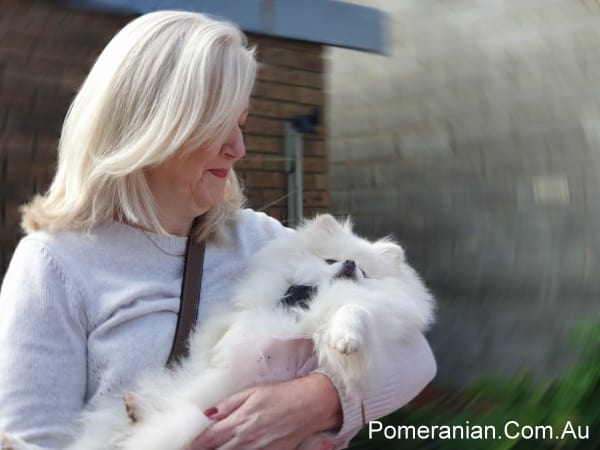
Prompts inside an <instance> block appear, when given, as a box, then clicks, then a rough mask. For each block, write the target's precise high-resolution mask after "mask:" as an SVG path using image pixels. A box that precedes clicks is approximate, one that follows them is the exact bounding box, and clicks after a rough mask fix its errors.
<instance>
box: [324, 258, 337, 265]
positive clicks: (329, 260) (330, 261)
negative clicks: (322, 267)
mask: <svg viewBox="0 0 600 450" xmlns="http://www.w3.org/2000/svg"><path fill="white" fill-rule="evenodd" d="M325 262H326V263H327V264H329V265H332V264H335V263H336V262H337V259H326V260H325Z"/></svg>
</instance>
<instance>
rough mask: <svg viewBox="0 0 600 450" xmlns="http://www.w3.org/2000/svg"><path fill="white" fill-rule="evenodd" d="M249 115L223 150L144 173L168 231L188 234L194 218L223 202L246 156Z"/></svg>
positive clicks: (175, 158)
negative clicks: (233, 173) (235, 168)
mask: <svg viewBox="0 0 600 450" xmlns="http://www.w3.org/2000/svg"><path fill="white" fill-rule="evenodd" d="M247 116H248V110H247V109H246V110H245V111H244V112H243V113H242V115H241V116H240V118H239V121H238V126H236V127H235V128H234V129H232V130H231V132H230V133H229V135H228V136H227V139H226V140H225V142H224V144H223V145H222V146H221V148H218V149H198V150H196V151H193V152H192V153H191V154H189V155H188V156H187V157H184V158H182V157H180V156H179V155H175V156H173V157H171V158H169V159H168V160H166V161H164V162H163V163H161V164H160V165H158V166H156V167H152V168H148V169H146V170H145V171H144V173H145V176H146V180H147V182H148V185H149V187H150V190H151V191H152V194H153V196H154V198H155V200H156V202H157V204H158V208H159V217H160V220H161V224H162V225H163V227H164V228H165V229H166V230H167V231H168V232H170V233H174V234H186V233H187V229H189V225H190V224H191V221H192V220H193V219H194V217H196V216H199V215H201V214H204V213H205V212H206V211H208V210H209V209H210V208H212V207H213V206H215V205H217V204H218V203H220V202H221V201H222V200H223V197H224V194H225V182H226V180H227V177H228V175H229V173H230V172H231V170H232V168H233V165H234V164H235V163H236V162H237V161H238V160H239V159H240V158H241V157H242V156H244V154H245V153H246V147H245V146H244V138H243V135H242V130H241V127H242V126H243V125H244V123H245V122H246V118H247ZM171 222H172V223H171Z"/></svg>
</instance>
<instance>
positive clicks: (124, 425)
mask: <svg viewBox="0 0 600 450" xmlns="http://www.w3.org/2000/svg"><path fill="white" fill-rule="evenodd" d="M333 260H335V262H334V261H333ZM344 261H355V263H356V265H357V267H356V268H355V269H354V273H353V274H352V279H349V278H339V277H337V278H336V275H339V273H340V272H341V271H342V268H343V264H344ZM293 284H304V285H309V286H316V287H317V289H318V290H317V294H316V295H315V296H314V298H313V299H312V300H311V301H310V304H309V308H308V309H303V308H301V307H285V306H283V305H282V304H281V302H280V299H281V298H282V296H283V294H284V293H285V292H286V291H287V289H288V288H289V287H290V285H293ZM207 316H208V318H207V319H206V320H203V321H202V324H201V326H200V330H199V332H198V333H196V334H194V335H193V337H192V338H191V341H190V350H191V351H190V357H189V359H188V360H186V361H185V362H184V364H183V365H182V366H181V367H179V368H177V369H175V370H172V371H168V370H165V371H164V372H161V373H160V374H156V375H154V376H152V377H150V378H148V377H147V378H146V379H144V380H143V382H142V383H141V384H140V386H139V388H138V389H137V390H136V393H135V394H130V395H129V397H128V398H129V403H131V404H135V413H136V416H137V419H138V420H137V421H136V423H130V421H129V419H128V416H127V413H126V411H125V407H124V405H123V401H122V400H121V399H115V400H112V401H111V402H108V403H107V404H106V405H103V406H101V407H99V408H96V409H95V410H92V411H89V412H86V413H85V414H84V415H83V420H82V427H80V429H79V431H78V432H77V433H76V437H75V440H74V442H73V443H72V445H70V446H69V447H68V448H69V449H70V450H106V449H119V450H181V449H184V448H185V447H186V445H189V443H190V442H191V441H192V440H193V439H194V438H195V437H196V436H197V435H198V434H199V433H200V432H201V431H202V430H203V429H204V428H206V427H207V426H209V425H210V424H211V421H210V420H209V419H208V418H207V417H205V415H204V414H203V410H205V409H206V408H209V407H211V406H213V405H215V404H216V403H218V401H220V400H222V399H224V398H226V397H227V396H229V395H230V394H232V393H234V392H236V391H237V390H238V389H239V386H235V385H233V384H232V382H231V380H230V378H229V369H230V364H231V360H232V357H233V349H234V348H235V347H236V345H238V344H240V343H245V342H247V341H248V340H249V339H260V338H263V337H279V338H290V337H308V338H311V339H312V340H313V342H314V348H315V350H316V353H317V356H318V361H319V366H320V368H321V369H322V370H323V371H324V372H325V373H327V374H328V375H330V376H331V377H333V378H334V380H335V382H336V383H339V384H340V385H342V386H345V389H346V390H347V392H348V393H349V394H350V395H351V396H354V397H356V398H357V399H360V398H361V397H363V396H364V395H365V394H366V392H365V389H366V387H365V384H363V380H369V379H370V377H374V376H376V375H377V373H378V370H377V366H376V363H377V362H378V361H382V360H385V359H386V358H387V357H388V356H387V354H388V351H389V350H390V346H393V345H395V343H398V342H399V341H400V340H402V339H408V338H410V337H411V336H414V335H415V334H416V333H419V332H422V331H424V330H425V329H426V328H427V327H428V325H429V324H430V323H431V322H432V320H433V299H432V297H431V295H430V294H429V292H428V291H427V289H426V288H425V286H424V285H423V283H422V282H421V280H420V279H419V277H418V276H417V274H416V273H415V272H414V270H413V269H412V268H411V267H410V266H408V264H407V263H406V261H405V257H404V252H403V250H402V248H401V247H400V246H399V245H397V244H396V243H394V242H392V241H391V240H389V239H382V240H379V241H376V242H369V241H367V240H364V239H362V238H359V237H357V236H356V235H354V234H353V233H352V230H351V225H350V223H349V222H348V221H347V222H346V223H344V224H341V223H339V222H337V221H336V220H335V219H334V218H333V217H332V216H330V215H322V216H319V217H317V218H316V219H314V220H312V221H309V222H307V223H306V224H305V225H304V226H302V227H301V228H300V229H299V230H298V231H297V232H296V233H291V234H290V235H288V236H285V237H282V238H279V239H277V240H275V241H273V242H272V243H270V244H268V245H267V246H266V247H265V248H264V249H263V250H261V251H260V252H259V253H257V255H256V256H255V257H253V259H252V260H251V262H250V266H249V270H248V273H247V275H246V277H245V279H244V280H243V281H242V282H241V283H240V285H239V288H238V289H237V290H236V291H235V294H234V296H233V298H232V300H231V302H223V303H221V304H218V305H212V309H211V310H209V311H207ZM250 336H252V337H250ZM269 381H271V382H273V381H283V380H269ZM1 439H2V440H0V442H2V443H3V445H4V447H2V448H4V449H11V450H34V449H36V448H37V447H36V446H32V445H29V444H25V443H23V442H21V441H20V440H18V439H15V438H14V437H12V436H10V435H7V434H5V435H3V436H2V438H1Z"/></svg>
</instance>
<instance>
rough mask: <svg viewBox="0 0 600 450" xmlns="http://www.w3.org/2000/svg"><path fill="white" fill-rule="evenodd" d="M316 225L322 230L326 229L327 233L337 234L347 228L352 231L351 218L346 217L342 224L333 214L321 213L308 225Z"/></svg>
mask: <svg viewBox="0 0 600 450" xmlns="http://www.w3.org/2000/svg"><path fill="white" fill-rule="evenodd" d="M311 225H312V226H315V227H318V228H319V229H320V230H322V231H325V232H326V233H327V234H336V233H339V232H340V231H342V230H343V229H346V230H348V231H352V224H351V223H350V219H346V221H345V222H344V223H343V224H341V223H340V222H338V221H337V220H336V219H335V217H333V216H332V215H331V214H321V215H318V216H317V217H315V218H314V220H313V221H312V222H309V223H308V224H307V226H311Z"/></svg>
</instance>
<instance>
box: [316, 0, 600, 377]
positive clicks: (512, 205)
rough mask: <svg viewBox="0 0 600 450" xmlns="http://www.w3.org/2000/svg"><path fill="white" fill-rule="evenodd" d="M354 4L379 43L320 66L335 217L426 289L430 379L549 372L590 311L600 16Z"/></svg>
mask: <svg viewBox="0 0 600 450" xmlns="http://www.w3.org/2000/svg"><path fill="white" fill-rule="evenodd" d="M355 3H362V4H367V3H368V4H369V5H370V6H374V7H377V8H380V9H382V10H385V11H388V12H389V13H390V14H391V16H392V20H391V23H390V24H391V27H390V32H391V36H392V46H391V55H390V56H389V57H386V56H377V55H366V54H360V53H357V52H351V51H348V50H340V49H335V50H333V51H331V53H330V54H329V55H328V56H329V57H330V59H331V64H330V70H329V71H328V75H327V82H328V86H329V88H330V95H329V98H328V104H329V105H330V114H329V120H330V141H329V147H330V182H331V209H332V211H333V212H335V213H338V214H345V213H350V214H352V216H353V217H354V219H355V222H356V223H357V228H358V229H359V230H360V231H361V232H363V233H366V234H368V235H373V236H379V235H382V234H387V233H393V234H394V235H395V236H396V237H397V238H398V239H399V240H400V241H401V242H402V243H403V244H404V246H405V247H406V249H407V254H408V257H409V259H410V261H411V262H412V263H413V264H414V265H415V266H416V267H417V268H418V269H419V271H420V272H421V273H422V274H423V275H424V277H425V278H426V280H427V282H428V283H429V284H430V285H431V286H432V287H433V290H434V292H435V293H436V294H437V296H438V297H439V300H440V308H439V323H438V325H437V326H436V327H435V329H434V330H433V332H432V333H431V335H430V338H431V342H432V344H433V346H434V350H435V352H436V355H437V358H438V364H439V379H440V380H442V381H447V382H455V383H464V382H467V381H468V380H470V379H472V378H473V377H475V376H477V375H478V374H480V373H481V372H484V371H499V372H501V373H512V372H514V371H515V370H517V369H519V368H523V367H525V368H529V369H533V370H534V371H535V372H537V373H538V374H543V375H545V376H549V375H553V374H556V373H558V372H560V371H561V370H562V369H563V368H564V367H565V366H566V365H568V364H569V362H570V361H571V359H572V357H571V356H572V353H573V352H572V351H571V350H570V348H571V347H569V344H568V338H569V336H570V335H571V333H572V330H573V327H574V325H575V324H576V323H578V322H579V321H581V320H583V319H586V318H590V317H592V316H593V315H597V314H598V313H599V312H600V303H599V302H598V298H599V294H600V276H599V275H600V265H599V263H600V238H599V237H598V231H597V230H598V229H600V227H599V225H600V202H599V200H598V193H599V190H600V131H599V130H600V50H599V49H600V3H599V2H598V1H596V0H503V1H496V0H489V1H487V0H486V1H466V0H458V1H446V0H430V1H410V0H404V1H398V2H386V1H369V2H367V1H355Z"/></svg>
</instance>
